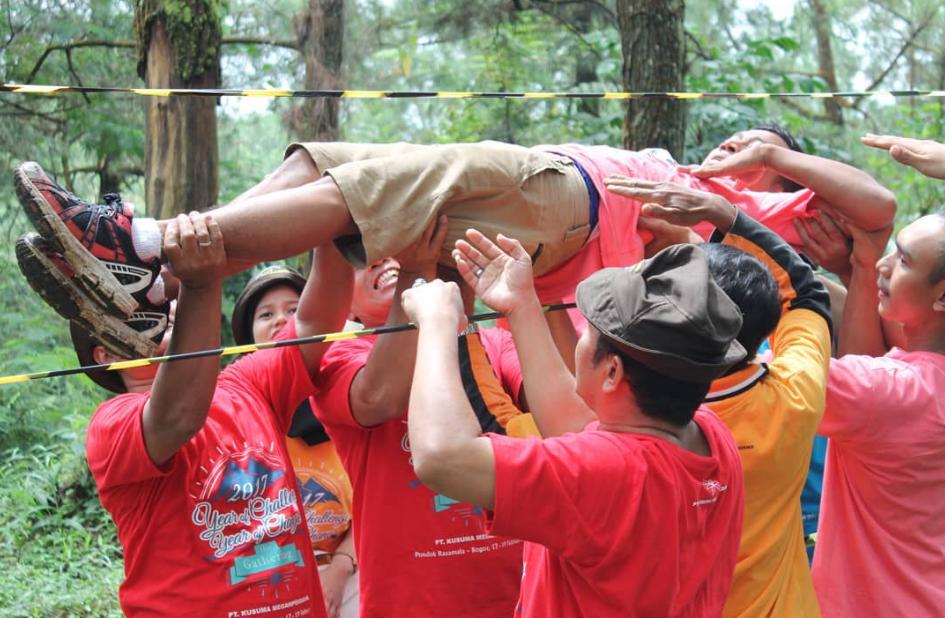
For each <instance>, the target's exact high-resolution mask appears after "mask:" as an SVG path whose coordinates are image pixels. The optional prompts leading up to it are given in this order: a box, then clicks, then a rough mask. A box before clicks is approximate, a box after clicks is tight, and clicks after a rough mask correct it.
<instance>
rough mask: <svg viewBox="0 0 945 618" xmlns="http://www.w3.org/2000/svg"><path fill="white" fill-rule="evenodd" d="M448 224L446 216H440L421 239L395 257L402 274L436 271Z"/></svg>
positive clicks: (432, 222)
mask: <svg viewBox="0 0 945 618" xmlns="http://www.w3.org/2000/svg"><path fill="white" fill-rule="evenodd" d="M446 223H447V221H446V215H440V216H439V217H437V218H436V219H434V220H433V221H431V222H430V225H428V226H427V229H425V230H424V231H423V234H421V235H420V238H418V239H417V240H416V241H414V242H413V243H412V244H411V245H410V246H408V247H407V248H406V249H404V250H403V251H401V252H400V253H398V254H397V255H395V256H394V259H395V260H397V263H398V264H400V272H401V273H402V274H404V273H424V272H431V271H433V272H435V271H436V262H437V259H438V258H439V257H440V249H441V248H442V247H443V241H444V240H446Z"/></svg>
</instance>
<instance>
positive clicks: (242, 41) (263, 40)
mask: <svg viewBox="0 0 945 618" xmlns="http://www.w3.org/2000/svg"><path fill="white" fill-rule="evenodd" d="M222 43H223V45H272V46H273V47H286V48H288V49H294V50H296V51H298V50H299V44H298V42H297V41H295V40H294V39H271V38H267V37H252V36H233V37H225V38H224V39H223V40H222ZM82 47H110V48H116V49H136V48H137V44H136V43H135V42H134V41H125V40H119V41H106V40H103V39H80V40H78V41H70V42H68V43H61V44H58V45H50V46H49V47H47V48H46V49H45V50H43V53H42V55H41V56H40V57H39V60H37V61H36V64H34V65H33V69H32V70H31V71H30V74H29V77H27V78H26V81H25V82H24V83H27V84H31V83H33V79H34V78H35V77H36V74H37V73H39V70H40V69H41V68H43V64H44V63H45V62H46V60H47V59H48V58H49V56H50V54H52V53H53V52H57V51H62V52H65V53H66V55H67V57H68V55H69V54H70V52H71V51H72V50H74V49H79V48H82ZM68 60H69V62H70V72H72V74H73V77H77V76H76V75H75V71H74V70H73V69H72V67H71V58H68Z"/></svg>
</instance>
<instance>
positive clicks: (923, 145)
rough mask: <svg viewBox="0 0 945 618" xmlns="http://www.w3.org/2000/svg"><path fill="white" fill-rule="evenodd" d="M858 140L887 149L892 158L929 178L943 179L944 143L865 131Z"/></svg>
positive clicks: (944, 171)
mask: <svg viewBox="0 0 945 618" xmlns="http://www.w3.org/2000/svg"><path fill="white" fill-rule="evenodd" d="M860 141H861V142H863V144H865V145H866V146H871V147H873V148H881V149H883V150H888V151H889V154H890V156H892V158H893V159H895V160H896V161H898V162H899V163H902V164H903V165H908V166H909V167H914V168H915V169H917V170H919V171H920V172H922V173H923V174H925V175H926V176H928V177H930V178H938V179H940V180H945V144H942V143H939V142H936V141H934V140H930V139H913V138H911V137H900V136H898V135H873V134H872V133H867V134H866V135H864V136H863V137H861V138H860Z"/></svg>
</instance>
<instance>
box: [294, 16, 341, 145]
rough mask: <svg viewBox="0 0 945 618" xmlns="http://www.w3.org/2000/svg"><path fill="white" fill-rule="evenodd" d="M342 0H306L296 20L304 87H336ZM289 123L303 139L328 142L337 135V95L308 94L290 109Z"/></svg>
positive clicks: (331, 88)
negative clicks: (312, 95) (325, 96)
mask: <svg viewBox="0 0 945 618" xmlns="http://www.w3.org/2000/svg"><path fill="white" fill-rule="evenodd" d="M344 9H345V3H344V0H309V6H308V10H307V11H305V12H304V13H302V14H301V15H299V17H298V19H297V21H296V35H297V36H298V41H299V49H301V50H302V55H303V56H304V58H305V88H306V90H338V89H339V88H340V87H341V62H342V59H343V58H344V25H345V21H344ZM289 124H290V126H291V129H292V131H293V133H295V135H296V136H297V137H298V139H300V140H303V141H319V142H330V141H336V140H337V139H338V138H339V137H340V132H339V130H338V99H328V98H310V99H305V100H304V101H303V102H302V104H301V105H300V106H298V107H296V108H294V109H293V110H292V112H291V116H290V120H289Z"/></svg>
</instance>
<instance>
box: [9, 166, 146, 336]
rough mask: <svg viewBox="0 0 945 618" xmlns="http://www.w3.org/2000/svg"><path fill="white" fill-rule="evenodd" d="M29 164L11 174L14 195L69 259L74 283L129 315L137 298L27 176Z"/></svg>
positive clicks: (111, 310) (105, 304)
mask: <svg viewBox="0 0 945 618" xmlns="http://www.w3.org/2000/svg"><path fill="white" fill-rule="evenodd" d="M31 166H35V167H36V168H39V166H38V165H36V164H35V163H33V162H28V163H23V164H22V165H20V166H18V167H17V168H16V171H15V172H14V175H13V183H14V186H15V187H16V196H17V198H19V200H20V204H21V205H22V206H23V210H24V211H25V212H26V216H27V217H29V220H30V222H31V223H32V224H33V227H34V228H36V231H37V232H39V233H40V235H41V236H42V237H43V238H45V239H46V240H47V241H48V242H49V243H50V245H51V247H52V249H53V251H55V252H56V253H59V254H61V255H62V256H63V258H64V259H65V260H66V262H68V264H69V266H70V267H71V268H72V270H73V271H74V272H75V284H76V285H78V286H79V287H81V288H82V290H83V291H84V292H85V293H86V294H87V295H88V297H89V298H91V299H92V300H94V301H95V302H96V303H98V305H99V306H100V308H101V309H103V310H104V311H105V312H106V313H110V314H113V315H115V316H116V317H120V318H128V317H131V314H132V313H134V310H135V309H136V308H137V306H138V301H136V300H135V299H134V297H133V296H132V295H131V293H129V292H128V291H127V290H126V289H125V288H124V287H123V286H122V285H121V283H120V282H119V281H118V279H116V278H115V276H114V275H113V274H112V273H111V272H110V271H109V270H108V268H106V267H105V265H104V264H103V263H102V262H101V261H99V259H98V258H96V257H95V256H94V255H92V254H91V253H90V252H89V250H88V249H86V248H85V247H83V246H82V243H80V242H79V241H78V240H77V239H76V238H75V236H73V235H72V232H70V231H69V228H67V227H66V224H65V223H63V221H62V219H60V218H59V215H58V214H57V213H56V211H55V210H54V209H53V208H52V206H50V205H49V202H47V201H46V198H44V197H43V194H42V192H41V191H40V190H39V189H38V188H36V185H34V184H33V181H31V180H30V178H29V175H28V174H27V173H26V170H27V169H29V168H30V167H31Z"/></svg>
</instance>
